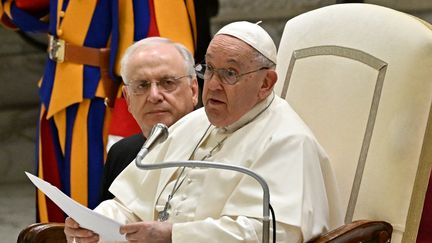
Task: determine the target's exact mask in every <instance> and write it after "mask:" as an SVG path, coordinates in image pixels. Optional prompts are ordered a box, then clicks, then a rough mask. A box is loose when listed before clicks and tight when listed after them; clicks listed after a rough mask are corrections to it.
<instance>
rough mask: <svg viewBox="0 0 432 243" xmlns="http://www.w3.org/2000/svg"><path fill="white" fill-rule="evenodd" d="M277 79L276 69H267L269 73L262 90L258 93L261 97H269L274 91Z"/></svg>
mask: <svg viewBox="0 0 432 243" xmlns="http://www.w3.org/2000/svg"><path fill="white" fill-rule="evenodd" d="M276 81H277V73H276V71H275V70H273V69H269V70H267V74H266V76H265V78H264V81H263V83H262V85H261V89H260V92H259V94H258V95H259V98H260V99H263V98H265V97H267V96H268V95H269V94H270V93H271V92H272V91H273V87H274V85H275V84H276Z"/></svg>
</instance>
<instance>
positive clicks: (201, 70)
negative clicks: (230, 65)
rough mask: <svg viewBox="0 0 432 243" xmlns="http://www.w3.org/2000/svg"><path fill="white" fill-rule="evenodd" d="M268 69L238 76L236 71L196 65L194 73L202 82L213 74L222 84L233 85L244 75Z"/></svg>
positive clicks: (262, 68) (259, 69)
mask: <svg viewBox="0 0 432 243" xmlns="http://www.w3.org/2000/svg"><path fill="white" fill-rule="evenodd" d="M265 69H269V67H261V68H258V69H256V70H252V71H249V72H245V73H241V74H238V73H237V72H236V71H234V70H231V69H225V68H213V67H211V66H208V65H207V64H198V65H196V66H195V72H196V74H197V76H198V77H199V78H201V79H204V80H209V79H211V78H212V77H213V75H214V74H215V73H217V75H218V76H219V79H220V81H221V82H222V83H224V84H229V85H233V84H235V83H237V82H238V81H239V80H240V78H241V77H242V76H244V75H246V74H250V73H254V72H258V71H261V70H265Z"/></svg>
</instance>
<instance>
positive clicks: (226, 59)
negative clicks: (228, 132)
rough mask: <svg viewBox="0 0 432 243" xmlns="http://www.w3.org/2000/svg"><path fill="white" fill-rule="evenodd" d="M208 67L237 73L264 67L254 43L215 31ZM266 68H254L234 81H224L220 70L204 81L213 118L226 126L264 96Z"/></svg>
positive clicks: (212, 121)
mask: <svg viewBox="0 0 432 243" xmlns="http://www.w3.org/2000/svg"><path fill="white" fill-rule="evenodd" d="M206 64H207V67H210V68H212V69H222V68H223V69H228V70H233V71H235V72H236V73H237V74H242V73H246V72H249V71H252V70H256V69H259V68H261V66H260V64H258V63H257V61H256V60H255V54H254V50H253V49H252V47H250V46H249V45H247V44H246V43H244V42H243V41H240V40H239V39H237V38H234V37H231V36H228V35H216V36H215V37H214V38H213V40H212V41H211V42H210V45H209V47H208V49H207V53H206ZM266 74H267V70H262V71H258V72H253V73H250V74H247V75H244V76H241V77H240V78H239V81H238V82H237V83H235V84H234V85H229V84H225V83H222V82H221V80H220V77H219V76H218V74H217V72H215V73H214V75H213V76H212V78H210V79H208V80H205V81H204V88H203V104H204V107H205V111H206V114H207V117H208V118H209V120H210V122H211V123H212V124H213V125H215V126H217V127H223V126H227V125H230V124H232V123H234V122H235V121H237V120H238V119H239V118H240V117H241V116H243V115H244V114H245V113H247V112H248V111H249V110H251V109H252V108H253V107H254V106H255V105H256V104H257V103H258V102H260V101H261V100H263V99H264V98H265V97H266V95H267V94H268V92H267V91H266V92H263V83H264V82H265V79H266Z"/></svg>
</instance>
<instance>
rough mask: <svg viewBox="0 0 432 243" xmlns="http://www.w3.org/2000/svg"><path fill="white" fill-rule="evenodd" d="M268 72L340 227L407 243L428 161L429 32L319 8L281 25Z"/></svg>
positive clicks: (382, 16) (411, 24)
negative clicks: (318, 150)
mask: <svg viewBox="0 0 432 243" xmlns="http://www.w3.org/2000/svg"><path fill="white" fill-rule="evenodd" d="M276 69H277V72H278V76H279V81H278V83H277V87H276V92H277V93H278V94H280V95H281V97H283V98H285V99H286V100H287V101H288V102H289V103H290V104H291V105H292V106H293V108H294V109H295V110H296V111H297V112H298V113H299V114H300V116H301V117H302V118H303V119H304V120H305V122H306V123H307V124H308V125H309V126H310V128H311V129H312V130H313V132H314V133H315V135H316V136H317V138H318V140H319V141H320V142H321V144H322V145H323V147H324V148H325V149H326V151H327V152H328V154H329V156H330V159H331V162H332V164H333V167H334V170H335V174H336V176H337V180H338V184H339V185H340V188H339V189H340V195H341V204H342V210H343V212H344V213H345V223H347V224H348V223H351V222H352V221H353V220H359V219H367V220H372V221H373V220H382V221H386V222H388V223H390V224H391V225H392V227H393V234H392V241H393V242H415V240H416V234H417V231H418V226H419V221H420V217H421V213H422V208H423V202H424V198H425V192H426V189H427V183H428V179H429V174H430V169H431V162H432V131H431V128H430V123H431V120H432V119H431V101H432V82H431V80H432V31H431V27H430V25H428V24H427V23H425V22H424V21H421V20H419V19H418V18H416V17H413V16H410V15H407V14H405V13H401V12H398V11H395V10H392V9H389V8H385V7H380V6H376V5H371V4H338V5H332V6H328V7H324V8H321V9H317V10H314V11H311V12H308V13H305V14H302V15H299V16H297V17H295V18H293V19H291V20H289V21H288V22H287V23H286V26H285V29H284V32H283V36H282V39H281V43H280V46H279V50H278V65H277V68H276ZM369 223H370V224H373V222H369ZM351 226H353V225H352V224H351ZM387 232H389V231H387ZM390 232H391V230H390ZM379 237H384V234H383V235H382V236H379ZM342 241H343V242H352V241H350V240H346V241H345V240H342ZM316 242H322V241H320V240H317V241H316ZM353 242H359V241H353ZM378 242H380V241H378Z"/></svg>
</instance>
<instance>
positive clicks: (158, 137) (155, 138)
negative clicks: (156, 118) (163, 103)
mask: <svg viewBox="0 0 432 243" xmlns="http://www.w3.org/2000/svg"><path fill="white" fill-rule="evenodd" d="M167 138H168V127H167V126H166V125H165V124H163V123H156V124H155V125H154V126H153V128H152V129H151V131H150V134H149V137H148V138H147V140H146V142H145V143H144V147H146V148H147V149H150V147H152V146H153V145H156V144H159V143H162V142H164V141H165V140H166V139H167Z"/></svg>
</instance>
